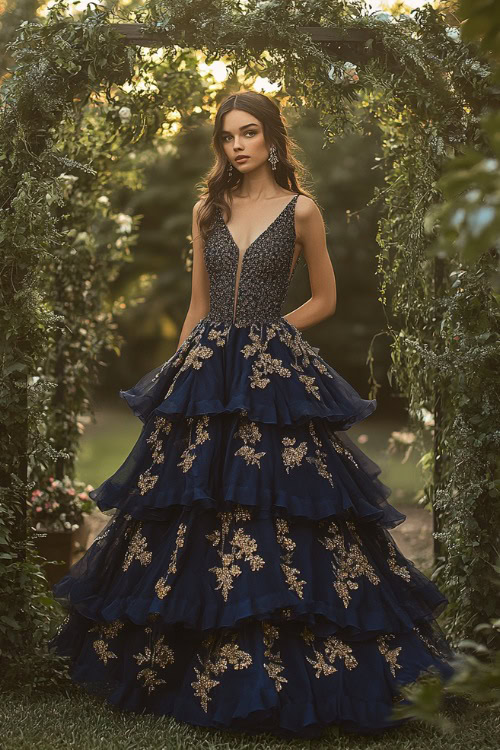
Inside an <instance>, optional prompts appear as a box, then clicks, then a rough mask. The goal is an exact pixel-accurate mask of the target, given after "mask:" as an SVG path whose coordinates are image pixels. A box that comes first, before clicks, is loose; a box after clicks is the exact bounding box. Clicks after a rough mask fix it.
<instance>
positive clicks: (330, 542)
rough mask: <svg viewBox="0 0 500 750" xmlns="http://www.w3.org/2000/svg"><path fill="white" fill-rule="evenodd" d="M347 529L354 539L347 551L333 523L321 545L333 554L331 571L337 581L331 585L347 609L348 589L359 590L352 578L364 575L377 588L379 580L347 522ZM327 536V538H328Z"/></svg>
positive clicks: (333, 522)
mask: <svg viewBox="0 0 500 750" xmlns="http://www.w3.org/2000/svg"><path fill="white" fill-rule="evenodd" d="M347 527H348V529H349V531H350V532H351V534H352V536H353V537H354V538H355V539H356V542H353V543H352V544H351V545H350V546H349V548H348V549H347V547H346V544H345V540H344V537H343V535H342V534H341V532H340V529H339V527H338V525H337V523H336V522H335V521H332V522H331V523H330V525H329V527H328V531H327V532H326V534H325V537H324V538H323V539H320V542H321V544H323V545H324V547H326V549H327V550H329V551H330V552H332V553H333V556H334V558H335V560H333V561H332V569H333V572H334V574H336V578H337V580H336V581H335V583H334V584H333V586H334V588H335V591H336V592H337V594H338V595H339V596H340V598H341V599H342V602H343V604H344V607H346V608H347V607H348V606H349V604H350V601H351V595H350V592H349V589H357V588H359V585H358V583H356V581H355V580H353V579H354V578H359V577H360V576H362V575H364V576H366V577H367V578H368V580H369V581H370V583H373V584H374V585H375V586H377V585H378V584H379V583H380V578H379V577H378V576H377V574H376V573H375V571H374V569H373V568H372V566H371V565H370V563H369V562H368V559H367V557H366V556H365V555H364V554H363V552H362V551H361V546H362V542H361V540H360V538H359V536H358V534H357V532H356V529H355V527H354V525H353V524H352V523H351V522H349V521H348V522H347ZM328 535H329V536H328Z"/></svg>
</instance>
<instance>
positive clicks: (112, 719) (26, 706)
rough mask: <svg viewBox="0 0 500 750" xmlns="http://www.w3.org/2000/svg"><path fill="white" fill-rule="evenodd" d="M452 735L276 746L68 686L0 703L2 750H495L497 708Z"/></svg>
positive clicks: (465, 718) (428, 732)
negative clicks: (129, 710)
mask: <svg viewBox="0 0 500 750" xmlns="http://www.w3.org/2000/svg"><path fill="white" fill-rule="evenodd" d="M448 715H450V716H451V718H453V719H454V720H455V721H456V731H453V732H452V733H451V734H446V735H445V734H443V733H442V732H440V731H439V730H438V729H434V728H430V727H428V726H425V725H423V724H422V723H420V722H417V721H413V722H412V723H410V724H407V725H406V726H404V727H400V728H398V729H394V730H390V731H389V732H386V733H385V734H382V735H373V736H363V735H348V734H344V733H340V734H337V733H336V731H335V729H332V730H330V731H329V732H328V734H326V735H325V737H324V738H322V739H319V740H310V741H309V740H293V741H291V740H281V739H276V738H273V737H271V736H269V735H259V736H254V737H252V736H249V735H237V734H234V733H225V732H224V733H221V732H214V731H212V730H207V729H198V728H195V727H191V726H188V725H181V724H178V723H177V722H175V721H174V720H173V719H169V718H162V717H154V716H148V715H138V714H125V713H121V712H118V711H116V710H114V709H112V708H110V707H108V706H107V705H104V704H103V703H102V702H101V701H100V699H98V698H95V697H93V696H92V697H90V696H87V695H86V694H85V693H82V692H81V691H80V689H78V688H76V687H75V688H73V689H71V690H70V693H69V694H65V693H61V695H34V696H32V697H28V696H27V695H25V694H24V693H23V692H21V691H16V692H12V693H9V694H7V695H4V696H3V699H2V701H1V703H0V725H1V727H2V733H1V742H0V746H1V748H2V750H67V748H78V749H79V750H94V748H105V749H106V750H286V749H287V748H294V749H296V750H306V749H307V750H333V749H334V748H335V749H336V750H337V749H338V750H362V749H364V748H387V749H388V750H389V748H390V750H451V749H453V750H498V748H499V747H500V714H499V712H498V709H496V710H493V709H489V710H487V711H485V712H484V713H475V711H474V710H473V707H472V706H471V708H470V709H469V710H467V711H464V710H463V708H462V709H461V710H460V711H458V710H456V709H455V710H454V712H453V714H451V713H450V712H448Z"/></svg>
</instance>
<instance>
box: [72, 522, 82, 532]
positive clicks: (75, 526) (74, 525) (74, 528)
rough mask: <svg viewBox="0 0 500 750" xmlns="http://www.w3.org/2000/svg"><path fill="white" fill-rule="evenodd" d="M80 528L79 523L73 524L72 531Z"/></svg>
mask: <svg viewBox="0 0 500 750" xmlns="http://www.w3.org/2000/svg"><path fill="white" fill-rule="evenodd" d="M79 528H80V526H79V524H77V523H74V524H72V526H71V531H76V530H77V529H79Z"/></svg>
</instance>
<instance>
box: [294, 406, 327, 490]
mask: <svg viewBox="0 0 500 750" xmlns="http://www.w3.org/2000/svg"><path fill="white" fill-rule="evenodd" d="M309 432H310V434H311V437H312V439H313V442H314V443H315V445H316V449H315V451H314V456H308V455H307V451H308V446H307V443H306V442H305V440H303V441H302V442H301V443H299V444H298V445H295V443H296V441H297V438H295V437H284V438H282V440H281V442H282V443H283V445H284V446H285V447H284V449H283V450H282V451H281V457H282V459H283V464H284V466H285V470H286V473H287V474H289V473H290V469H293V468H295V467H297V466H300V465H301V464H302V461H303V460H304V458H305V460H306V461H308V462H309V463H310V464H313V465H314V466H315V467H316V470H317V472H318V474H319V475H320V477H323V479H326V480H327V481H328V482H329V484H330V485H331V486H332V487H334V486H335V485H334V482H333V477H332V475H331V473H330V472H329V471H328V469H327V465H326V460H325V459H326V458H327V454H326V453H325V451H322V450H321V445H322V443H321V440H320V439H319V437H318V436H317V434H316V430H315V429H314V424H313V420H312V419H310V420H309Z"/></svg>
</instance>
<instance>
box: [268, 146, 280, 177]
mask: <svg viewBox="0 0 500 750" xmlns="http://www.w3.org/2000/svg"><path fill="white" fill-rule="evenodd" d="M267 160H268V161H270V162H271V167H272V169H273V171H274V170H275V169H276V164H277V163H278V162H279V159H278V152H277V151H276V146H275V145H274V144H273V145H272V146H271V148H270V149H269V156H268V159H267Z"/></svg>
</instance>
